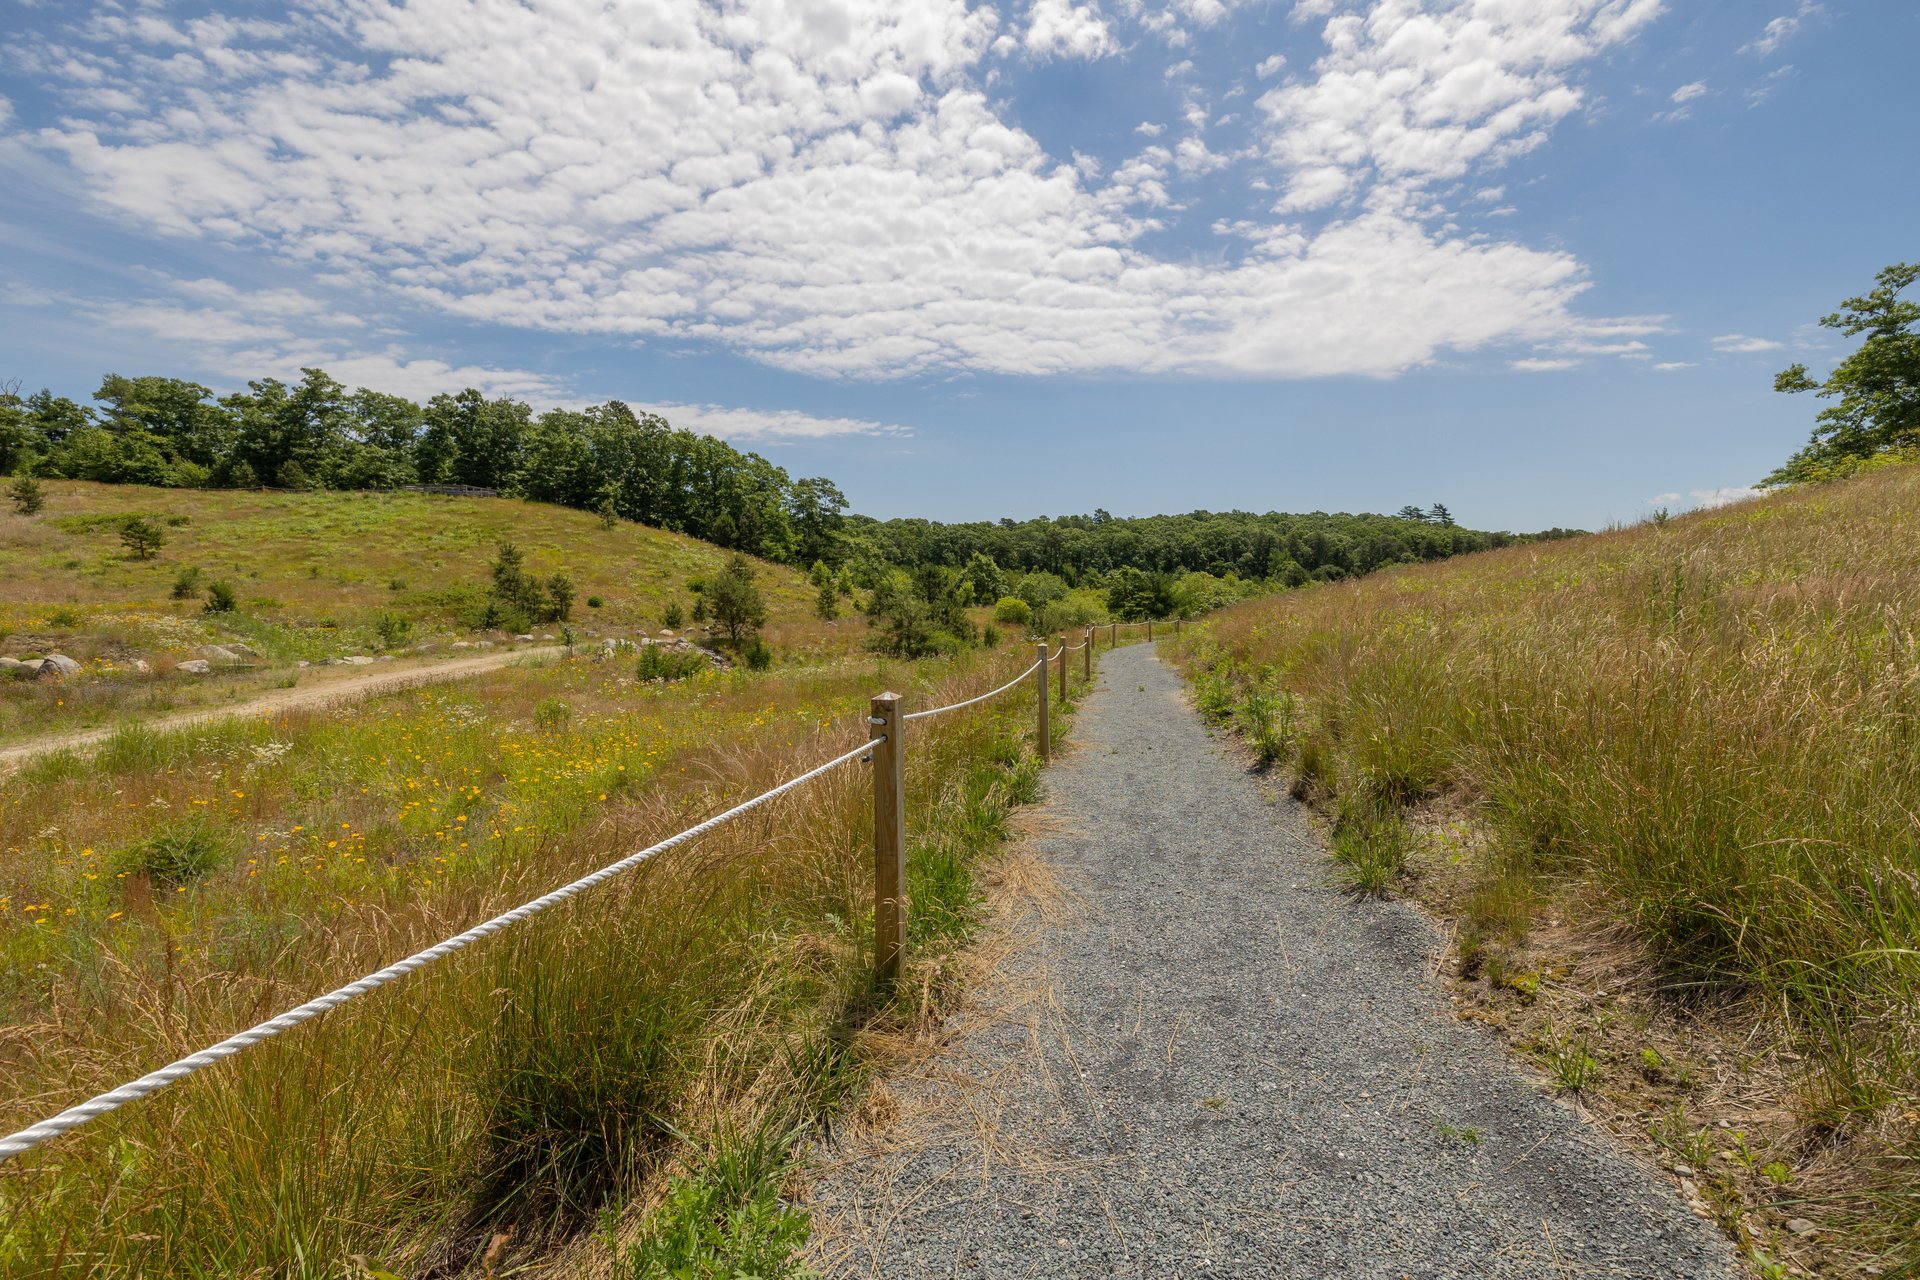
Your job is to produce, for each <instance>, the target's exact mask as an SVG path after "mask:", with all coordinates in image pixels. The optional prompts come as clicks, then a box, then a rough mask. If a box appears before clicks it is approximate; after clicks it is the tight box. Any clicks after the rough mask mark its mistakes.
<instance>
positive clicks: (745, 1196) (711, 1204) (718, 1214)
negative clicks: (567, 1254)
mask: <svg viewBox="0 0 1920 1280" xmlns="http://www.w3.org/2000/svg"><path fill="white" fill-rule="evenodd" d="M795 1137H796V1134H795V1133H794V1132H793V1131H791V1130H781V1129H779V1128H776V1127H775V1126H773V1125H770V1124H763V1125H761V1126H759V1127H758V1128H757V1129H756V1131H755V1132H754V1133H753V1135H752V1136H751V1137H750V1138H748V1139H746V1140H744V1141H742V1140H740V1139H738V1138H737V1137H735V1136H734V1135H732V1134H731V1133H728V1132H723V1133H721V1134H720V1135H719V1136H718V1137H717V1139H716V1141H715V1142H714V1143H713V1144H712V1147H711V1150H710V1152H709V1154H708V1155H707V1157H706V1159H705V1160H704V1161H703V1162H702V1163H701V1164H700V1166H699V1167H698V1168H697V1169H695V1170H693V1171H692V1172H690V1173H687V1174H684V1175H681V1176H678V1177H675V1178H674V1179H673V1180H672V1181H671V1182H669V1183H668V1186H667V1195H666V1201H665V1203H664V1204H662V1205H661V1206H660V1208H659V1209H657V1210H655V1211H654V1213H653V1214H652V1215H651V1217H650V1218H649V1220H648V1222H647V1224H646V1227H645V1229H644V1231H643V1232H642V1234H641V1236H640V1239H639V1240H638V1241H637V1242H635V1243H633V1244H629V1245H626V1246H625V1247H624V1248H623V1247H622V1246H621V1245H620V1243H619V1241H618V1238H617V1237H616V1235H615V1234H614V1231H613V1229H612V1225H611V1224H610V1223H609V1224H608V1225H607V1226H605V1227H603V1228H602V1232H601V1237H602V1240H603V1241H604V1242H605V1244H606V1245H607V1247H608V1248H609V1249H611V1250H612V1251H613V1253H614V1259H615V1261H614V1269H613V1273H614V1276H615V1277H616V1280H682V1277H696V1278H704V1277H715V1278H716V1280H717V1278H719V1277H728V1278H732V1277H742V1278H747V1277H750V1278H752V1280H813V1278H814V1277H816V1276H817V1275H818V1272H816V1271H814V1270H813V1269H812V1268H811V1267H808V1266H807V1265H806V1264H805V1263H804V1262H802V1261H801V1260H800V1252H801V1250H802V1249H803V1248H805V1246H806V1243H807V1239H808V1236H809V1234H810V1224H809V1220H808V1215H807V1212H806V1211H805V1210H804V1209H800V1208H797V1207H795V1206H793V1205H789V1204H785V1203H783V1202H782V1201H781V1198H780V1183H781V1180H782V1179H783V1178H784V1177H785V1175H786V1173H787V1170H788V1167H789V1160H790V1158H791V1157H790V1154H789V1153H790V1151H791V1149H792V1146H793V1141H794V1138H795Z"/></svg>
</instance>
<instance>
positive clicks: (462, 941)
mask: <svg viewBox="0 0 1920 1280" xmlns="http://www.w3.org/2000/svg"><path fill="white" fill-rule="evenodd" d="M873 746H874V742H873V741H871V740H870V741H867V742H863V743H861V744H860V745H859V746H857V747H855V748H854V749H853V750H851V751H849V752H847V753H846V754H845V755H839V756H835V757H834V758H833V759H831V760H829V761H827V762H826V763H825V764H823V765H820V766H818V767H816V768H813V769H809V770H807V772H805V773H803V774H801V775H800V776H799V777H797V778H791V779H789V780H787V781H786V782H783V783H781V784H780V785H779V786H777V787H775V788H773V790H771V791H763V792H761V793H760V794H759V795H757V796H755V797H754V798H753V799H751V800H747V801H743V802H742V803H740V804H737V805H735V806H734V807H733V808H731V809H728V810H727V811H726V812H725V813H720V814H715V815H714V816H713V817H711V818H708V819H707V820H706V821H705V822H702V823H701V824H699V825H698V826H695V827H689V828H687V829H686V830H685V831H682V832H681V833H680V834H679V835H676V836H668V837H667V838H666V839H665V840H662V841H661V842H660V843H658V844H655V845H649V846H647V847H646V848H645V849H642V850H640V851H639V852H638V853H630V854H628V855H627V856H626V857H624V858H622V859H620V860H619V861H618V862H612V863H609V864H607V865H606V866H604V867H602V868H600V869H599V870H598V871H595V872H593V873H592V874H590V875H585V876H582V877H580V878H579V879H578V880H575V881H574V882H573V883H572V884H568V885H562V886H561V887H560V888H558V889H555V890H554V891H553V892H552V893H548V894H544V895H542V896H541V897H538V898H535V899H534V900H533V901H532V902H528V903H526V904H524V905H522V906H518V907H515V908H514V909H513V910H511V911H508V912H505V913H504V914H501V915H497V916H495V917H494V918H493V919H491V920H487V921H485V922H483V923H481V924H477V925H475V926H473V928H471V929H469V930H467V931H466V932H465V933H462V934H457V935H455V936H454V937H451V938H448V939H447V940H446V941H445V942H440V943H436V944H435V945H433V946H431V947H428V948H427V949H426V950H425V951H416V952H414V953H413V954H412V955H410V956H408V957H407V958H406V959H405V960H401V961H398V962H396V963H394V964H390V965H388V966H387V967H386V968H384V969H381V970H380V971H378V972H377V973H370V974H368V975H367V976H366V977H364V978H361V979H360V980H359V981H358V982H349V983H348V984H347V985H346V986H344V987H340V988H338V989H336V990H333V991H329V992H328V993H327V994H326V995H323V996H318V997H316V998H314V999H312V1000H309V1001H307V1002H306V1003H305V1004H303V1005H300V1006H299V1007H298V1008H294V1009H289V1010H287V1011H286V1012H285V1013H283V1014H281V1015H279V1016H278V1017H276V1018H269V1019H267V1020H266V1021H265V1022H262V1023H260V1024H259V1025H258V1026H254V1027H249V1028H248V1029H247V1030H245V1031H242V1032H240V1033H239V1034H238V1035H233V1036H228V1037H227V1038H226V1039H225V1040H222V1041H221V1042H220V1043H219V1044H216V1045H210V1046H208V1047H207V1048H205V1049H202V1050H200V1052H198V1053H190V1054H188V1055H187V1056H186V1057H184V1058H181V1059H179V1060H178V1061H175V1062H170V1063H168V1064H167V1065H166V1066H164V1067H161V1068H160V1069H159V1070H158V1071H150V1072H148V1073H147V1074H146V1075H144V1076H141V1077H140V1078H139V1079H138V1080H134V1081H130V1082H129V1083H127V1084H123V1085H121V1086H120V1087H119V1088H118V1089H112V1090H109V1091H108V1092H106V1093H103V1094H101V1095H99V1096H98V1097H96V1098H89V1099H88V1100H87V1101H85V1102H82V1103H80V1104H79V1105H77V1106H72V1107H68V1108H67V1109H66V1110H65V1111H62V1112H61V1113H60V1114H59V1115H57V1116H54V1117H53V1118H52V1119H50V1120H42V1121H41V1122H40V1123H39V1124H36V1125H31V1126H29V1127H27V1128H25V1129H22V1130H20V1132H18V1133H15V1134H10V1135H8V1136H7V1137H5V1138H0V1162H4V1161H7V1160H10V1159H12V1158H13V1157H14V1156H17V1155H20V1154H21V1153H22V1152H26V1151H31V1150H33V1149H34V1148H35V1147H37V1146H39V1145H40V1144H41V1143H43V1142H47V1141H49V1140H51V1139H53V1138H57V1137H59V1136H60V1135H61V1134H63V1133H68V1132H71V1131H72V1130H74V1129H78V1128H79V1127H80V1126H81V1125H83V1124H86V1123H87V1122H88V1121H89V1120H94V1119H97V1118H99V1117H100V1116H103V1115H106V1114H107V1113H108V1112H109V1111H114V1110H117V1109H118V1108H120V1107H124V1106H125V1105H126V1104H127V1103H129V1102H137V1101H139V1100H140V1099H141V1098H144V1097H147V1096H148V1095H150V1094H154V1093H158V1092H159V1091H160V1090H162V1089H164V1088H166V1087H167V1086H168V1085H170V1084H172V1083H174V1082H175V1081H177V1080H184V1079H186V1078H187V1077H188V1076H190V1075H192V1074H193V1073H194V1072H196V1071H199V1070H201V1069H202V1068H205V1067H210V1066H212V1065H213V1064H214V1063H216V1062H220V1061H222V1060H223V1059H226V1058H231V1057H232V1056H233V1055H234V1054H236V1053H239V1052H240V1051H241V1050H242V1049H246V1048H249V1047H251V1046H253V1045H256V1044H259V1043H260V1042H261V1041H262V1040H270V1039H272V1038H273V1037H274V1036H277V1035H279V1034H280V1033H281V1032H282V1031H289V1030H292V1029H293V1028H294V1027H297V1026H299V1025H300V1024H301V1023H303V1022H307V1021H309V1020H311V1019H313V1018H317V1017H319V1016H320V1015H321V1014H323V1013H325V1012H327V1011H328V1010H329V1009H337V1008H339V1007H340V1006H341V1005H343V1004H345V1003H347V1001H349V1000H352V999H354V998H355V997H356V996H363V995H365V994H367V992H369V991H372V990H375V989H376V988H379V987H384V986H386V985H387V984H388V983H389V982H393V981H395V980H396V979H399V978H403V977H405V976H406V975H407V974H409V973H412V972H414V971H415V970H416V969H424V968H426V967H427V966H428V965H430V964H432V963H433V962H434V961H436V960H438V959H441V958H442V957H443V956H449V955H452V954H453V953H454V952H456V951H459V950H461V949H462V948H464V947H468V946H471V945H473V944H474V943H476V942H478V941H480V939H482V938H486V937H490V936H492V935H493V934H496V933H499V932H500V931H501V930H502V929H505V928H507V927H508V926H509V925H515V924H518V923H520V921H522V920H525V919H526V918H527V917H528V916H533V915H538V914H539V913H540V912H542V911H545V910H546V909H547V908H548V907H551V906H554V905H555V904H557V903H561V902H565V901H566V900H567V899H568V898H572V897H577V896H578V895H580V894H582V893H585V892H586V891H587V890H588V889H591V888H593V887H594V886H595V885H597V884H600V883H601V882H602V881H605V880H611V879H612V878H613V877H615V876H617V875H620V874H621V873H622V872H625V871H631V870H632V869H633V868H635V867H637V866H639V865H640V864H641V863H643V862H645V861H647V860H648V859H649V858H653V857H656V856H658V855H659V854H662V853H665V852H666V851H667V850H669V849H672V848H675V847H677V846H679V845H683V844H685V843H686V842H687V841H689V840H692V839H694V838H696V837H698V836H703V835H705V834H706V833H707V832H709V831H712V830H713V829H714V828H715V827H718V826H720V825H722V824H723V823H726V822H729V821H731V820H732V819H734V818H737V817H739V816H740V815H741V814H743V813H746V812H748V811H749V810H752V809H757V808H759V807H760V806H761V805H763V804H766V803H767V802H768V801H770V800H773V799H776V798H778V797H780V796H783V795H785V794H786V793H787V792H789V791H791V790H793V789H794V788H795V787H798V786H801V785H802V784H804V783H807V782H811V781H813V779H815V778H817V777H819V776H820V775H821V774H823V773H828V772H830V771H832V770H834V769H837V768H839V767H840V766H841V765H843V764H846V763H847V762H848V761H849V760H853V759H856V758H858V757H860V756H864V755H866V754H867V753H868V752H869V751H871V750H872V749H873Z"/></svg>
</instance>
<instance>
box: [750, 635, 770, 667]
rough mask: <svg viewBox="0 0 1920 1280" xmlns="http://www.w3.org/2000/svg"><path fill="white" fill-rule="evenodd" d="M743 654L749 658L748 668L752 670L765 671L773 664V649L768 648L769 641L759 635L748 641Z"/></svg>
mask: <svg viewBox="0 0 1920 1280" xmlns="http://www.w3.org/2000/svg"><path fill="white" fill-rule="evenodd" d="M743 656H744V657H745V658H746V660H747V668H748V669H749V670H751V671H765V670H766V669H767V668H769V667H771V666H772V665H773V650H771V649H769V648H767V642H766V641H764V640H762V639H761V638H760V637H759V636H755V637H753V638H752V639H751V640H749V641H747V646H746V648H745V650H743Z"/></svg>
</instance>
